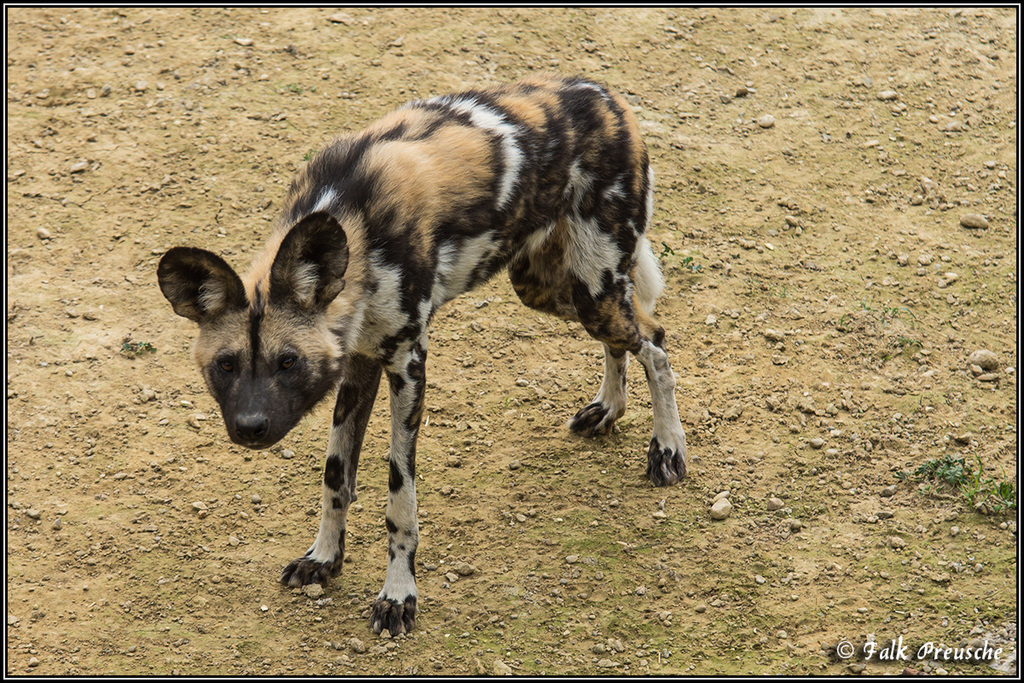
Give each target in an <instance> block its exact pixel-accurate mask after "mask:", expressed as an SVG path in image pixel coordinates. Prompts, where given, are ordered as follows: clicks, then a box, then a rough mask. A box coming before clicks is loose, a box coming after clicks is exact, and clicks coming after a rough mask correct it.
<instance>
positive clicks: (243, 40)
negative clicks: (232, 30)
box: [235, 38, 252, 47]
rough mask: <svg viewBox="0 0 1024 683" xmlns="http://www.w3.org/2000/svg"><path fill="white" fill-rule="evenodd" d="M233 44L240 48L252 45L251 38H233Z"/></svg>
mask: <svg viewBox="0 0 1024 683" xmlns="http://www.w3.org/2000/svg"><path fill="white" fill-rule="evenodd" d="M235 42H236V43H238V44H239V45H241V46H242V47H249V46H250V45H252V38H235Z"/></svg>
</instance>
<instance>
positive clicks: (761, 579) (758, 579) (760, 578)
mask: <svg viewBox="0 0 1024 683" xmlns="http://www.w3.org/2000/svg"><path fill="white" fill-rule="evenodd" d="M767 580H768V579H766V578H764V577H763V576H761V575H760V574H754V582H755V583H756V584H757V585H758V586H763V585H764V584H765V582H766V581H767Z"/></svg>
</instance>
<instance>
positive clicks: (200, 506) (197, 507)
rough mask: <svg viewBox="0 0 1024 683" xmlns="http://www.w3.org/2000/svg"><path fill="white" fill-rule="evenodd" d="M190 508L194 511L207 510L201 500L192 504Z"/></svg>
mask: <svg viewBox="0 0 1024 683" xmlns="http://www.w3.org/2000/svg"><path fill="white" fill-rule="evenodd" d="M192 508H193V509H194V510H206V509H207V508H206V503H204V502H203V501H201V500H197V501H196V502H194V503H192Z"/></svg>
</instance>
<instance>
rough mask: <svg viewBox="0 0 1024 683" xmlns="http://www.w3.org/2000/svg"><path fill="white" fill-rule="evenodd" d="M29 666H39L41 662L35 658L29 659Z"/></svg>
mask: <svg viewBox="0 0 1024 683" xmlns="http://www.w3.org/2000/svg"><path fill="white" fill-rule="evenodd" d="M28 665H29V666H31V667H36V666H39V660H38V659H36V658H35V657H29V659H28Z"/></svg>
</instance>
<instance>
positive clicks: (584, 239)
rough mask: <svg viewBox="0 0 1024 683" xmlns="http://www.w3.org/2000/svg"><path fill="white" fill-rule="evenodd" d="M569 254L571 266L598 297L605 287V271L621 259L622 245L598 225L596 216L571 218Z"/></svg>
mask: <svg viewBox="0 0 1024 683" xmlns="http://www.w3.org/2000/svg"><path fill="white" fill-rule="evenodd" d="M569 237H570V239H569V243H568V245H567V247H566V252H567V253H566V256H567V258H568V261H569V270H570V271H571V272H572V273H574V274H575V275H576V277H578V278H579V279H580V280H582V281H583V283H584V284H585V285H586V286H587V289H588V290H589V291H590V295H591V296H593V297H596V296H597V295H598V294H600V293H601V291H602V290H603V289H604V273H605V271H606V270H610V269H612V268H614V266H615V264H616V263H617V262H618V260H619V248H618V247H617V246H616V245H615V243H614V242H612V236H611V235H609V234H608V233H606V232H604V231H603V230H601V229H600V227H598V225H597V222H596V221H595V219H589V220H586V221H580V222H576V221H573V220H571V219H570V229H569Z"/></svg>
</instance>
